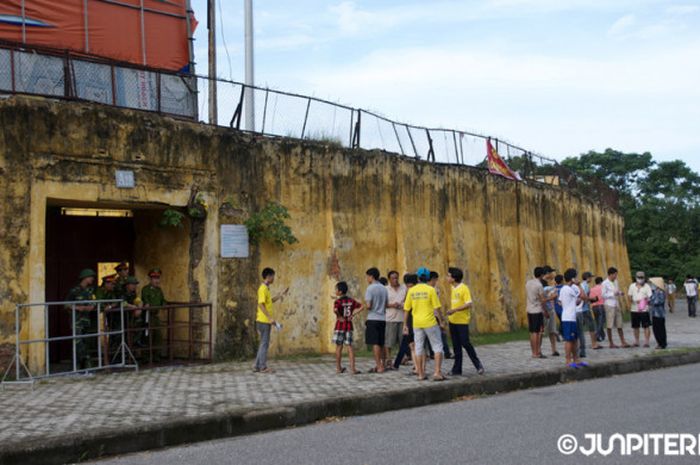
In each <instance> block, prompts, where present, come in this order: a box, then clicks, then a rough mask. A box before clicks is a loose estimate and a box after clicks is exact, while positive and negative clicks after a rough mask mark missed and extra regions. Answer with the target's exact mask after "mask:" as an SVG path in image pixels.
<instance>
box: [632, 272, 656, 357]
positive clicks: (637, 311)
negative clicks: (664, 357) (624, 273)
mask: <svg viewBox="0 0 700 465" xmlns="http://www.w3.org/2000/svg"><path fill="white" fill-rule="evenodd" d="M627 295H629V297H630V300H631V301H632V309H631V312H632V332H633V333H634V346H635V347H639V327H640V326H641V327H642V328H644V347H649V338H650V337H651V329H650V328H649V327H650V326H651V317H650V315H649V299H651V286H649V284H647V278H646V275H645V274H644V272H643V271H637V275H636V276H635V282H633V283H632V284H630V288H629V290H628V291H627Z"/></svg>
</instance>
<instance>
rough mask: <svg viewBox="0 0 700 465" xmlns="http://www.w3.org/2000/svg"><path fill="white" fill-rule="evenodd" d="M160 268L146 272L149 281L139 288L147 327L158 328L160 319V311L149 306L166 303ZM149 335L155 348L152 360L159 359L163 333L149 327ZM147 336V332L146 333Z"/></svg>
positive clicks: (156, 360)
mask: <svg viewBox="0 0 700 465" xmlns="http://www.w3.org/2000/svg"><path fill="white" fill-rule="evenodd" d="M160 276H161V271H160V268H153V269H151V270H150V271H149V272H148V280H149V283H148V284H146V285H145V286H143V289H141V301H142V302H143V306H144V308H146V309H147V310H146V318H145V323H146V326H147V327H148V328H158V327H159V326H160V325H161V321H160V315H159V313H160V311H159V310H158V309H149V308H150V307H162V306H163V305H166V304H167V302H166V300H165V295H163V290H162V289H161V287H160ZM147 331H150V332H151V334H150V337H151V342H152V346H153V347H154V348H155V350H153V361H154V362H158V361H160V354H161V351H162V349H163V348H162V347H161V346H162V345H163V337H162V336H163V333H162V331H161V330H160V329H150V330H147ZM146 336H148V334H146Z"/></svg>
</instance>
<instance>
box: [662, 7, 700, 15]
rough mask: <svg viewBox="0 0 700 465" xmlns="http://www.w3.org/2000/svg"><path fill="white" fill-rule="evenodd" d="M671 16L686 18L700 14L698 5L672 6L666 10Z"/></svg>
mask: <svg viewBox="0 0 700 465" xmlns="http://www.w3.org/2000/svg"><path fill="white" fill-rule="evenodd" d="M666 12H667V13H668V14H670V15H677V16H685V15H690V14H694V13H698V12H700V6H698V5H672V6H670V7H668V8H667V9H666Z"/></svg>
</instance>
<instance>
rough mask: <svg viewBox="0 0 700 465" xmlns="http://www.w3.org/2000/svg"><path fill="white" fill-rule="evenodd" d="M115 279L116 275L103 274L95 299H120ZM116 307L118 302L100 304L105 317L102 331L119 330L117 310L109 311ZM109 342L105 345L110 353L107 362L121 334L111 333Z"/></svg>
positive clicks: (119, 319)
mask: <svg viewBox="0 0 700 465" xmlns="http://www.w3.org/2000/svg"><path fill="white" fill-rule="evenodd" d="M116 279H117V275H114V274H111V275H108V276H105V277H103V278H102V286H100V287H98V288H97V290H96V291H95V300H117V299H121V296H120V295H119V294H118V293H117V291H116V289H115V281H116ZM115 308H116V309H118V308H119V304H116V303H112V304H102V311H103V312H104V315H105V318H104V326H103V327H104V331H105V332H109V331H119V330H120V329H121V315H120V314H119V312H117V311H109V310H112V309H115ZM108 340H109V344H108V345H107V347H106V350H105V353H106V354H107V353H108V354H110V356H109V357H110V358H109V359H108V360H107V362H109V361H110V360H111V356H112V355H111V354H113V353H114V352H116V350H117V348H118V347H119V343H120V342H121V336H120V335H116V334H115V335H112V336H109V337H108Z"/></svg>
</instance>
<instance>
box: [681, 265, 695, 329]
mask: <svg viewBox="0 0 700 465" xmlns="http://www.w3.org/2000/svg"><path fill="white" fill-rule="evenodd" d="M683 287H685V296H686V298H687V299H688V316H689V317H690V318H695V317H696V313H697V305H698V282H697V281H696V280H695V278H693V276H692V275H688V277H687V279H686V280H685V284H684V285H683Z"/></svg>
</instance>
